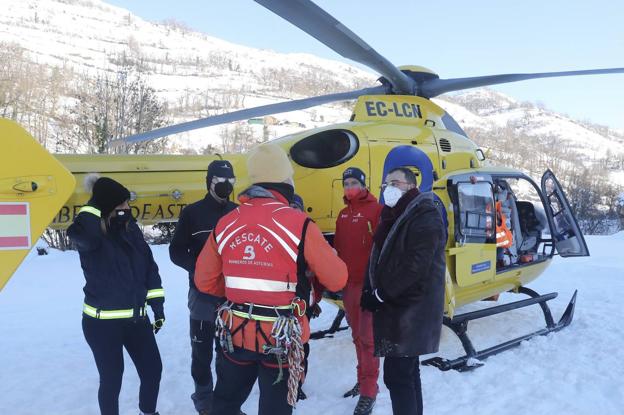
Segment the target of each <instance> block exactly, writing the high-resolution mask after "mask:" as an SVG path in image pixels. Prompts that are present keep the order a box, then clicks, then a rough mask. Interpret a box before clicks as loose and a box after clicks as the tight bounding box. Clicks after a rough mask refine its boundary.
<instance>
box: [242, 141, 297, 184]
mask: <svg viewBox="0 0 624 415" xmlns="http://www.w3.org/2000/svg"><path fill="white" fill-rule="evenodd" d="M247 173H248V174H249V181H250V182H251V183H252V184H255V183H282V182H284V181H286V180H288V179H292V176H293V173H294V171H293V168H292V165H291V164H290V160H288V156H287V155H286V152H285V151H284V150H282V148H281V147H280V146H278V145H277V144H271V143H269V144H262V145H261V146H258V147H256V148H254V149H253V150H251V152H250V153H249V157H248V158H247Z"/></svg>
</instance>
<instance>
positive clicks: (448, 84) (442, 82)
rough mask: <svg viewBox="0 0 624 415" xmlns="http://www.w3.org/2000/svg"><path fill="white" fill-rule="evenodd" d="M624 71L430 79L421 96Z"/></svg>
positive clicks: (421, 91)
mask: <svg viewBox="0 0 624 415" xmlns="http://www.w3.org/2000/svg"><path fill="white" fill-rule="evenodd" d="M613 73H624V68H609V69H590V70H584V71H563V72H541V73H524V74H522V73H520V74H501V75H488V76H475V77H472V78H452V79H439V78H436V79H430V80H426V81H424V82H423V83H422V84H421V85H420V94H419V95H420V96H422V97H425V98H433V97H436V96H438V95H441V94H444V93H446V92H451V91H460V90H462V89H469V88H477V87H481V86H488V85H498V84H505V83H508V82H517V81H525V80H527V79H538V78H555V77H560V76H578V75H600V74H613Z"/></svg>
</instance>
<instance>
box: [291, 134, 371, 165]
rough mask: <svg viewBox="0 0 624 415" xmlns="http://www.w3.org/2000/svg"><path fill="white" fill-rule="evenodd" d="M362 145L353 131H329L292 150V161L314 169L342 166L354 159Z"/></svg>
mask: <svg viewBox="0 0 624 415" xmlns="http://www.w3.org/2000/svg"><path fill="white" fill-rule="evenodd" d="M359 146H360V143H359V141H358V139H357V137H356V136H355V134H353V133H352V132H351V131H347V130H328V131H322V132H320V133H317V134H313V135H311V136H309V137H306V138H304V139H302V140H301V141H299V142H298V143H297V144H295V145H294V146H292V147H291V148H290V157H291V158H292V160H293V161H294V162H295V163H297V164H299V165H301V166H303V167H310V168H313V169H325V168H328V167H334V166H337V165H339V164H342V163H344V162H346V161H347V160H349V159H350V158H351V157H353V156H354V155H355V154H356V153H357V151H358V148H359Z"/></svg>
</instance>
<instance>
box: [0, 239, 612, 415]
mask: <svg viewBox="0 0 624 415" xmlns="http://www.w3.org/2000/svg"><path fill="white" fill-rule="evenodd" d="M587 242H588V245H589V249H590V251H591V253H592V256H591V257H588V258H569V259H562V258H556V259H555V260H554V264H552V265H551V266H550V267H549V268H548V269H547V270H546V272H545V273H544V275H542V276H541V277H540V278H539V279H537V280H536V281H535V282H533V283H532V284H531V286H530V288H533V289H534V290H537V291H538V292H540V293H547V292H552V291H558V292H559V297H557V298H556V299H554V300H552V301H551V302H550V307H551V309H552V312H553V316H554V317H555V318H556V319H558V318H559V317H560V316H561V314H562V313H563V310H564V308H565V306H566V305H567V302H568V301H569V299H570V297H571V296H572V294H573V292H574V290H576V289H578V302H577V306H576V313H575V316H574V321H573V322H572V324H571V325H570V326H569V327H568V328H566V329H564V330H562V331H561V332H559V333H555V334H551V335H548V336H546V337H540V338H536V339H533V340H530V341H527V342H525V343H523V344H522V345H521V346H520V347H518V348H516V349H513V350H510V351H507V352H504V353H502V354H499V355H497V356H494V357H492V358H490V359H488V360H486V361H485V362H486V364H485V366H484V367H482V368H479V369H477V370H475V371H473V372H466V373H458V372H454V371H451V372H440V371H438V370H437V369H433V368H431V367H422V368H421V373H422V381H423V388H424V405H425V408H426V412H425V413H427V414H429V415H456V414H462V415H497V414H500V413H506V414H513V415H516V414H518V415H524V414H548V415H593V414H601V415H616V414H621V413H622V404H623V403H624V383H622V381H621V374H622V372H623V371H624V359H623V357H624V355H623V353H622V350H621V346H622V342H623V341H624V328H623V327H622V324H621V321H620V320H621V318H620V316H621V314H622V312H621V301H620V297H621V293H622V292H624V279H623V278H622V275H624V262H622V260H621V252H622V251H623V250H624V233H622V232H621V233H619V234H616V235H612V236H590V237H588V238H587ZM152 250H153V252H154V256H155V259H156V261H157V263H158V265H159V268H160V272H161V275H162V278H163V286H164V288H165V291H166V303H165V311H166V315H167V323H166V325H165V327H164V329H163V330H162V331H161V332H160V333H158V335H157V341H158V344H159V348H160V352H161V355H162V358H163V366H164V371H163V378H162V383H161V392H160V397H159V410H160V413H162V414H175V415H192V414H193V413H194V411H193V406H192V403H191V399H190V393H191V391H192V379H191V376H190V346H189V340H188V311H187V308H186V301H187V299H186V291H187V289H188V285H187V284H188V282H187V276H186V273H185V272H184V271H183V270H182V269H180V268H178V267H176V266H175V265H173V264H172V263H171V262H170V261H169V256H168V247H167V246H166V245H160V246H153V247H152ZM83 284H84V279H83V276H82V270H81V268H80V262H79V259H78V254H77V253H76V252H65V253H61V252H58V251H54V250H53V251H52V252H51V253H50V255H48V256H37V255H36V252H32V253H31V254H30V255H29V256H28V258H27V259H26V261H25V262H24V263H23V264H22V266H21V267H20V269H19V270H18V271H17V272H16V274H15V276H14V277H13V279H11V281H9V283H8V284H7V286H6V287H5V288H4V290H3V291H2V292H0V316H2V318H1V319H0V333H2V335H1V337H0V390H1V391H2V393H0V413H2V414H12V415H32V414H38V413H45V414H49V415H85V414H95V413H97V384H98V377H97V370H96V368H95V364H94V362H93V358H92V356H91V352H90V350H89V348H88V346H87V344H86V342H85V340H84V338H83V335H82V331H81V324H80V319H81V307H82V301H83V294H82V290H81V288H82V286H83ZM517 299H518V297H517V296H515V295H512V294H504V295H503V296H502V297H501V299H500V300H499V302H510V301H515V300H517ZM491 305H492V304H491V303H487V304H483V303H475V304H471V305H469V306H466V307H465V308H464V309H463V310H461V311H469V310H473V309H476V308H481V307H485V306H491ZM323 310H324V311H323V313H322V314H321V317H320V318H319V319H317V320H313V326H315V327H316V328H317V329H318V328H327V327H328V326H329V324H330V322H331V320H332V318H333V306H331V305H329V304H323ZM543 324H544V320H543V316H542V314H541V312H540V311H539V309H538V307H537V306H533V307H529V308H526V309H521V310H514V311H512V312H509V313H508V314H506V315H499V316H493V317H488V318H485V319H483V320H481V321H474V322H471V323H470V327H469V332H470V335H471V337H472V340H473V343H474V345H475V346H476V347H478V348H485V347H488V346H490V345H492V344H494V343H495V342H500V341H502V340H508V339H510V338H511V337H512V336H514V337H515V336H518V335H521V334H525V333H527V332H529V331H533V330H536V329H538V328H540V327H542V326H543ZM311 347H312V351H311V357H310V371H309V375H308V379H307V382H306V384H305V386H304V389H305V391H306V393H307V394H308V396H309V399H308V400H306V401H303V402H300V404H299V405H298V408H297V410H296V411H295V414H298V415H313V414H318V413H322V414H324V415H344V414H349V413H352V411H353V408H354V407H355V403H356V400H355V399H344V398H342V393H343V392H344V391H346V390H348V389H349V388H351V387H352V386H353V383H354V381H355V353H354V349H353V344H352V343H351V338H350V333H349V332H348V331H343V332H340V333H338V334H337V335H336V337H334V338H328V339H323V340H316V341H313V342H312V343H311ZM460 352H461V346H460V344H459V341H458V340H457V339H456V338H455V337H454V336H453V335H451V333H450V332H449V331H448V330H447V329H444V330H443V337H442V341H441V345H440V354H441V355H443V356H445V357H455V356H458V355H459V354H460ZM427 357H428V356H427ZM382 376H383V374H382V375H380V381H379V385H380V394H379V397H378V403H377V406H376V409H375V411H374V414H376V415H390V414H391V413H392V412H391V406H390V398H389V395H388V391H387V389H386V388H385V386H384V385H383V381H382V380H381V379H382ZM137 393H138V377H137V375H136V372H135V370H134V367H133V365H132V363H131V361H130V359H128V358H127V356H126V370H125V374H124V380H123V387H122V392H121V397H120V408H121V413H122V414H136V413H137V412H138V409H137V402H136V400H137ZM257 398H258V391H257V388H256V389H254V391H253V392H252V395H251V397H250V399H249V400H248V402H247V403H246V404H245V405H244V407H243V409H244V410H245V411H246V412H247V413H248V414H250V415H251V414H254V413H257Z"/></svg>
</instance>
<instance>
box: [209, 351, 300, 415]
mask: <svg viewBox="0 0 624 415" xmlns="http://www.w3.org/2000/svg"><path fill="white" fill-rule="evenodd" d="M218 353H219V354H220V355H221V356H220V357H219V359H217V386H216V387H215V391H214V397H213V408H212V410H213V412H214V413H215V414H219V415H238V413H239V409H240V407H241V405H242V404H243V403H244V402H245V401H246V400H247V398H248V397H249V394H250V393H251V389H252V387H253V385H254V383H255V382H256V379H258V386H259V387H260V402H259V405H258V415H291V414H292V407H291V406H290V405H288V402H287V396H288V369H287V368H284V369H283V370H284V377H283V379H282V380H281V381H280V382H279V383H277V384H275V385H274V384H273V383H274V382H275V380H276V379H277V376H278V373H279V369H278V368H276V367H269V366H267V356H265V355H263V354H260V353H252V352H247V351H243V352H242V353H238V352H236V351H235V352H234V354H233V355H229V354H224V353H223V352H222V351H218ZM230 356H232V357H230ZM232 359H236V360H235V361H234V360H232Z"/></svg>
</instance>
